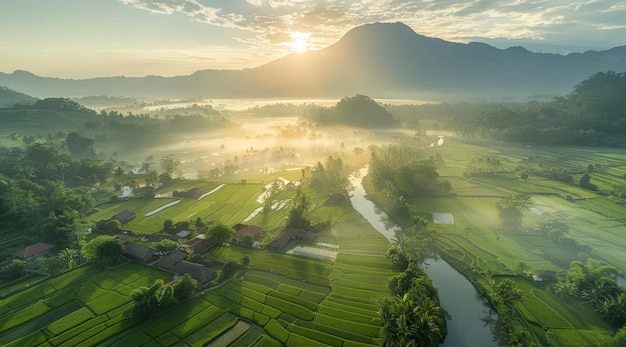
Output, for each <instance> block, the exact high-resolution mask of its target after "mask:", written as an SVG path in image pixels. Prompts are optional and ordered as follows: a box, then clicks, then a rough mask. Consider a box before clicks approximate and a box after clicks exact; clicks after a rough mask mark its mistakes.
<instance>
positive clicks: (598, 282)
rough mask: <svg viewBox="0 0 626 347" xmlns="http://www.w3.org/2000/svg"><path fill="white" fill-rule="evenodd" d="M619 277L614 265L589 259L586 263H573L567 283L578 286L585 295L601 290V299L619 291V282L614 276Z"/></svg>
mask: <svg viewBox="0 0 626 347" xmlns="http://www.w3.org/2000/svg"><path fill="white" fill-rule="evenodd" d="M614 275H617V269H616V268H615V267H613V266H612V265H608V264H603V263H601V262H600V261H598V260H595V259H593V258H587V261H586V262H585V263H583V262H581V261H577V260H576V261H573V262H571V264H570V268H569V270H568V271H567V281H569V282H572V283H574V284H575V285H576V288H578V290H579V291H580V292H581V293H583V292H589V291H590V290H594V289H595V290H600V291H601V293H598V294H599V296H600V297H602V296H603V295H608V294H611V293H613V292H616V291H617V282H616V281H615V280H614V279H613V276H614Z"/></svg>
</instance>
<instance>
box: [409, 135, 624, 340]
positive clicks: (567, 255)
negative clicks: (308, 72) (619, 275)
mask: <svg viewBox="0 0 626 347" xmlns="http://www.w3.org/2000/svg"><path fill="white" fill-rule="evenodd" d="M428 150H429V151H432V152H436V153H440V154H442V155H443V157H444V160H445V166H444V168H442V169H441V170H440V172H441V173H442V174H443V175H446V176H447V177H446V178H448V179H449V180H450V181H451V182H452V186H453V191H454V193H455V194H454V195H453V196H449V197H437V198H420V199H417V200H415V201H412V202H411V205H412V210H413V211H415V212H417V213H420V214H422V215H430V214H431V213H432V212H449V213H451V214H452V215H453V216H454V224H453V225H440V226H439V228H440V229H439V232H438V234H437V244H438V246H439V249H440V253H441V254H442V255H443V256H444V257H445V258H446V260H448V262H450V263H451V264H453V265H454V266H455V267H457V268H461V269H463V271H464V273H465V274H466V276H469V277H474V278H475V279H480V278H483V279H484V278H486V279H489V278H490V276H491V274H514V273H520V272H521V270H520V265H522V266H523V269H526V270H527V271H530V272H534V273H537V272H539V271H540V270H552V271H556V272H563V271H565V270H566V269H567V268H568V267H569V264H570V262H571V261H573V260H578V259H580V256H581V250H580V249H578V248H575V247H572V246H571V245H566V244H564V243H559V242H553V241H550V240H549V239H548V237H547V236H546V235H544V234H542V233H541V232H539V231H538V230H536V224H537V222H538V221H539V218H540V216H541V215H543V214H546V213H550V214H553V215H556V216H559V217H560V218H561V219H562V220H563V221H564V222H565V223H566V224H567V225H568V226H569V231H568V232H567V234H566V235H567V236H568V237H570V238H572V239H574V240H576V241H577V242H578V243H579V244H581V245H585V246H588V247H590V249H591V254H590V255H591V256H593V257H595V258H597V259H600V260H601V261H604V262H606V263H609V264H612V265H614V266H615V267H617V269H618V270H619V271H620V272H626V260H624V257H623V252H624V248H625V247H626V233H624V222H625V221H626V207H625V205H624V204H623V203H622V204H617V203H616V201H617V202H619V199H615V198H614V197H607V196H605V195H601V194H599V193H598V192H593V191H589V190H585V189H583V188H581V187H578V186H576V185H569V184H566V183H563V182H559V181H555V180H551V179H548V178H546V177H542V176H540V175H535V174H533V171H532V170H530V171H527V173H528V176H529V177H528V178H527V179H522V178H520V177H519V175H516V174H501V175H495V176H482V177H469V178H468V177H463V176H462V175H461V174H460V172H461V173H462V171H461V168H463V167H464V166H466V165H467V163H469V160H471V158H473V157H474V156H478V155H486V154H489V155H496V156H498V158H500V159H501V160H502V161H503V162H504V163H505V165H510V166H511V167H514V165H520V164H524V165H528V166H527V167H528V168H538V167H539V166H540V165H544V167H560V168H564V169H565V170H570V171H571V172H580V174H574V176H575V179H578V178H579V177H580V176H582V173H585V172H588V165H590V164H592V165H593V166H594V167H595V168H596V169H594V171H593V172H589V175H590V176H591V181H592V183H595V184H597V185H598V186H599V189H600V190H602V189H604V190H609V191H610V190H611V189H612V187H613V186H619V185H624V184H626V179H625V176H624V174H626V170H624V169H625V167H624V163H625V162H626V151H624V150H623V149H611V148H579V147H569V146H550V147H538V148H536V147H510V148H506V147H505V148H498V149H493V148H492V149H486V148H482V147H478V146H471V145H465V144H459V143H454V142H452V141H450V142H447V143H446V146H442V147H437V148H432V149H428ZM450 158H454V160H450ZM596 164H599V166H598V165H596ZM514 194H530V195H531V196H532V198H533V201H534V204H533V206H532V208H531V209H530V210H528V211H525V212H524V217H523V220H522V228H521V229H520V230H504V229H502V227H501V225H500V222H499V219H498V216H497V213H496V208H495V204H496V202H497V201H498V200H499V199H500V198H501V197H503V196H509V195H514ZM568 197H573V198H574V199H568ZM514 280H515V281H516V283H517V285H518V286H519V287H520V288H521V289H522V292H523V293H522V294H523V299H522V302H521V303H520V304H518V305H517V306H516V309H517V310H516V312H518V314H520V315H521V316H522V317H524V319H525V320H526V321H527V322H528V324H529V325H528V326H529V328H530V329H531V330H532V331H533V332H535V333H536V334H535V335H536V336H538V338H537V340H536V341H534V342H535V343H536V344H541V345H544V344H547V343H548V341H547V340H546V337H545V336H546V333H545V331H546V330H548V331H550V333H551V334H553V335H554V336H555V337H556V339H557V341H559V343H560V344H562V345H564V346H600V345H605V344H606V343H607V341H608V340H609V339H610V334H611V329H610V328H609V327H608V326H607V325H606V324H605V323H603V321H602V319H601V318H600V316H599V315H598V313H596V312H594V311H593V310H592V309H591V308H590V307H588V306H584V305H581V304H579V303H578V302H574V301H571V302H570V301H563V300H561V299H559V298H557V297H555V296H554V295H553V294H551V292H550V289H549V287H550V285H549V283H548V284H545V283H543V284H542V283H533V282H532V280H528V279H524V278H522V277H514Z"/></svg>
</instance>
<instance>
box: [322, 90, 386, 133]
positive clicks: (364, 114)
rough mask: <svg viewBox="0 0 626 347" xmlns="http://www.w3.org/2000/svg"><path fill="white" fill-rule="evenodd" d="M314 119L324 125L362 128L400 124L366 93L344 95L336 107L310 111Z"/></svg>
mask: <svg viewBox="0 0 626 347" xmlns="http://www.w3.org/2000/svg"><path fill="white" fill-rule="evenodd" d="M310 113H311V116H312V118H313V119H314V120H316V121H318V122H320V123H321V124H324V125H335V124H342V125H343V124H345V125H350V126H355V127H360V128H375V129H380V128H391V127H395V126H398V122H397V121H396V119H395V118H394V117H393V115H392V114H391V113H390V112H389V111H387V110H386V109H385V108H384V107H382V106H381V105H379V104H378V103H377V102H376V101H374V100H372V99H371V98H370V97H368V96H365V95H356V96H353V97H344V98H343V99H341V100H340V101H339V102H338V103H337V104H336V105H335V106H334V107H331V108H329V109H316V110H311V111H310Z"/></svg>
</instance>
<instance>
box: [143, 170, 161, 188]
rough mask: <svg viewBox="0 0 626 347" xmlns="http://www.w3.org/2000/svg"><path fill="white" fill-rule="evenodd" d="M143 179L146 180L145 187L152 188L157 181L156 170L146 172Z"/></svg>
mask: <svg viewBox="0 0 626 347" xmlns="http://www.w3.org/2000/svg"><path fill="white" fill-rule="evenodd" d="M144 179H145V180H146V185H148V186H154V185H155V184H156V183H157V182H158V181H159V175H158V174H157V172H156V170H150V171H147V172H146V175H145V177H144Z"/></svg>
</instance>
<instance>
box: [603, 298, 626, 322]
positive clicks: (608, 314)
mask: <svg viewBox="0 0 626 347" xmlns="http://www.w3.org/2000/svg"><path fill="white" fill-rule="evenodd" d="M599 311H600V314H601V315H602V317H604V318H605V319H606V320H607V321H609V323H611V324H613V325H614V326H616V327H621V326H623V325H624V324H626V295H624V293H619V294H617V295H616V296H612V295H609V296H606V297H605V298H604V300H603V301H602V304H601V305H600V307H599Z"/></svg>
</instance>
